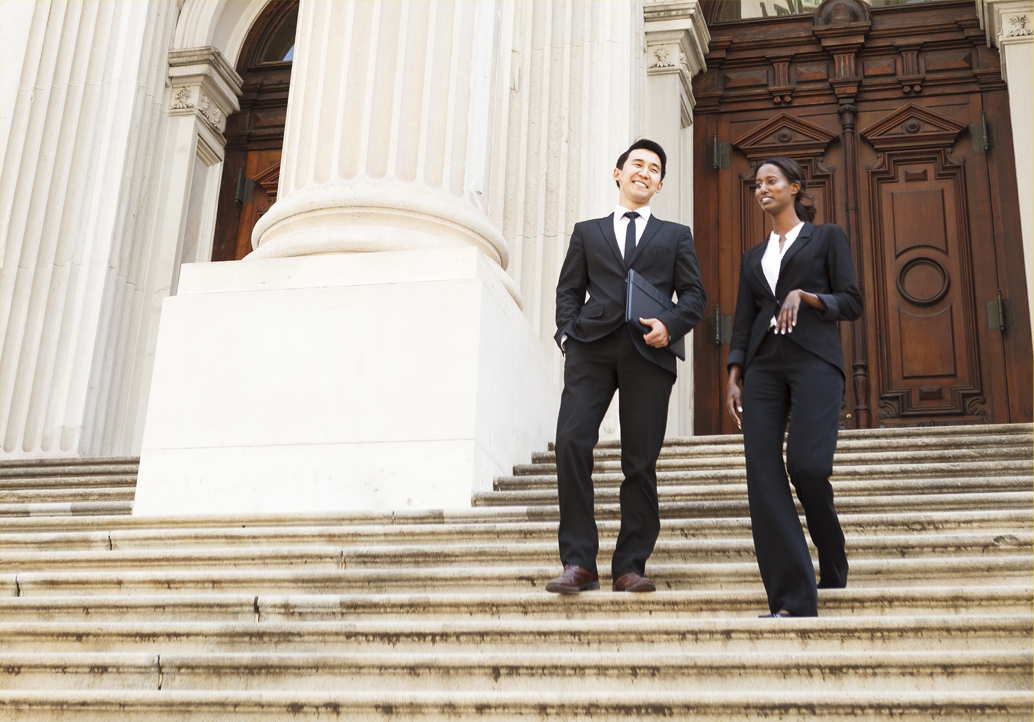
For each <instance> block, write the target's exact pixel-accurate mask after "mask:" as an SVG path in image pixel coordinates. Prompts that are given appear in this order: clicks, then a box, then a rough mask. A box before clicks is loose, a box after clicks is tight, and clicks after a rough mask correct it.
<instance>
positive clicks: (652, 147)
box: [614, 138, 668, 188]
mask: <svg viewBox="0 0 1034 722" xmlns="http://www.w3.org/2000/svg"><path fill="white" fill-rule="evenodd" d="M640 148H642V149H643V150H648V151H650V152H651V153H655V154H656V155H657V157H658V158H660V160H661V180H664V172H665V171H666V170H667V168H665V166H666V165H668V156H666V155H665V154H664V148H662V147H661V144H660V143H655V142H654V141H652V140H648V139H646V138H640V139H639V140H637V141H636V142H635V143H633V144H632V145H630V146H629V147H628V150H626V151H625V152H624V153H622V154H621V155H619V156H618V163H617V165H616V166H614V167H615V168H617V169H618V170H624V169H625V161H626V160H628V156H629V155H630V154H631V153H632V151H633V150H639V149H640ZM616 185H617V187H618V188H620V187H621V184H620V183H616Z"/></svg>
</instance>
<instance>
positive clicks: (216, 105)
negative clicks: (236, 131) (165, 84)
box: [169, 47, 242, 134]
mask: <svg viewBox="0 0 1034 722" xmlns="http://www.w3.org/2000/svg"><path fill="white" fill-rule="evenodd" d="M169 83H170V84H171V85H172V102H171V104H170V106H169V115H172V116H184V115H187V116H189V115H196V116H197V117H198V118H200V119H201V120H203V121H204V122H205V123H206V124H207V125H208V126H209V127H211V128H212V130H214V131H216V132H217V133H220V134H222V132H223V131H224V130H226V116H228V115H230V114H231V113H234V112H236V111H237V110H239V109H240V104H239V103H238V101H237V98H238V97H240V95H241V84H242V81H241V77H240V76H239V75H238V74H237V71H235V70H234V69H233V68H232V67H231V66H230V64H229V63H228V62H227V61H226V58H224V57H223V55H222V53H220V52H219V50H218V49H217V48H214V47H204V48H189V49H186V50H173V51H171V52H170V53H169Z"/></svg>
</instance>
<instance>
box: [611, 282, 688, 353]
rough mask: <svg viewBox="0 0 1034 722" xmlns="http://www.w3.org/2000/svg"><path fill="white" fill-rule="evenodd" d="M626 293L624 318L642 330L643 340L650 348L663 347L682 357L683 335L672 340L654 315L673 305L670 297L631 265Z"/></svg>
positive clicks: (683, 349)
mask: <svg viewBox="0 0 1034 722" xmlns="http://www.w3.org/2000/svg"><path fill="white" fill-rule="evenodd" d="M627 283H628V295H627V296H626V302H625V321H626V322H627V323H628V324H630V325H631V326H632V327H633V328H636V329H639V330H640V331H642V332H643V334H644V336H643V340H644V341H646V343H647V344H648V345H650V346H653V347H654V348H663V349H665V350H667V351H670V352H671V353H673V354H675V356H677V357H678V358H680V359H682V360H683V361H685V360H686V339H685V338H680V339H679V340H678V341H675V342H674V343H672V341H671V336H670V335H669V333H668V329H667V327H665V325H664V324H663V323H662V322H661V321H660V320H658V319H657V316H659V315H661V314H662V313H664V312H665V311H667V310H669V309H671V308H673V307H674V306H675V304H674V303H672V301H671V299H670V298H666V297H665V296H664V294H663V293H661V292H660V291H658V290H657V287H656V286H654V285H653V284H652V283H650V282H649V281H647V280H645V279H644V278H643V277H642V276H640V275H639V274H638V273H636V272H635V271H633V270H632V269H629V270H628V279H627Z"/></svg>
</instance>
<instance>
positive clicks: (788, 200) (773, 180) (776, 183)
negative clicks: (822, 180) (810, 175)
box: [754, 163, 801, 216]
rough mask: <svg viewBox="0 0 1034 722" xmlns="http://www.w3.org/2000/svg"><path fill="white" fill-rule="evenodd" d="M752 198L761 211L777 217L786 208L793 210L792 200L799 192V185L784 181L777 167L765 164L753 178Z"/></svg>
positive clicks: (781, 172)
mask: <svg viewBox="0 0 1034 722" xmlns="http://www.w3.org/2000/svg"><path fill="white" fill-rule="evenodd" d="M754 183H755V185H754V197H755V198H757V199H758V203H759V204H760V205H761V209H762V210H763V211H765V213H768V214H769V215H773V216H777V215H779V214H780V213H782V212H783V211H784V210H786V209H787V208H793V199H794V196H796V195H797V194H798V193H799V192H800V190H801V184H800V183H797V182H794V183H791V182H789V181H788V180H786V176H785V175H783V171H782V170H781V169H780V168H779V166H775V165H772V164H771V163H765V164H764V165H763V166H761V167H760V168H758V172H757V174H756V175H755V176H754Z"/></svg>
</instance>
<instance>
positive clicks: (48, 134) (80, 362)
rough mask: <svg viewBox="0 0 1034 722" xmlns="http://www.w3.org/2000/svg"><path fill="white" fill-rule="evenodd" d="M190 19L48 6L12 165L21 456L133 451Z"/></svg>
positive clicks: (0, 294) (2, 298)
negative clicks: (171, 65) (159, 210)
mask: <svg viewBox="0 0 1034 722" xmlns="http://www.w3.org/2000/svg"><path fill="white" fill-rule="evenodd" d="M175 19H176V6H175V4H170V3H164V2H136V3H109V2H97V1H86V2H37V3H35V4H33V8H32V14H31V18H30V19H29V23H28V26H27V27H26V28H25V33H26V41H25V43H24V44H23V47H24V58H23V63H22V72H21V76H20V78H17V79H16V82H17V84H18V89H17V94H16V98H15V99H14V103H13V110H12V114H11V117H10V124H9V125H5V128H4V139H5V141H6V144H5V147H4V153H3V165H2V170H0V216H2V218H3V224H4V225H3V241H4V249H3V261H2V265H3V270H2V282H0V313H2V320H0V436H2V444H3V455H4V457H5V458H17V457H22V458H24V457H47V456H104V455H116V454H126V453H131V450H130V449H129V448H128V445H127V443H126V440H127V439H130V440H131V438H132V434H133V429H134V427H135V421H136V419H135V418H134V416H133V414H134V409H132V408H131V406H132V401H131V398H132V393H131V392H130V391H129V389H130V388H131V387H132V386H133V384H134V382H135V378H136V374H137V363H138V360H139V357H140V353H139V352H140V350H141V338H142V337H146V335H147V330H146V326H147V319H146V318H145V316H146V315H147V314H145V313H144V311H143V310H142V308H141V307H142V306H143V304H142V303H141V301H140V289H141V288H142V287H144V286H145V285H146V284H147V283H148V280H149V278H148V277H149V254H148V248H147V244H146V238H147V234H148V231H149V229H148V222H149V220H150V210H149V209H150V203H149V201H150V198H151V197H152V196H153V194H154V192H155V184H156V183H157V174H156V173H155V172H154V168H155V166H156V165H158V163H157V162H156V159H155V157H154V156H155V151H154V148H155V146H156V143H155V141H154V139H155V137H157V136H158V135H159V134H160V132H161V129H162V128H163V125H162V116H163V113H162V103H163V100H164V98H163V91H164V86H165V76H166V68H167V61H166V57H167V54H168V48H169V45H170V43H171V38H172V33H173V31H174V28H175ZM5 21H6V19H5ZM5 57H6V56H5ZM4 78H5V80H9V79H10V78H9V76H8V75H7V74H6V73H5V75H4ZM141 239H144V242H142V243H141V242H139V241H140V240H141Z"/></svg>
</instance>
